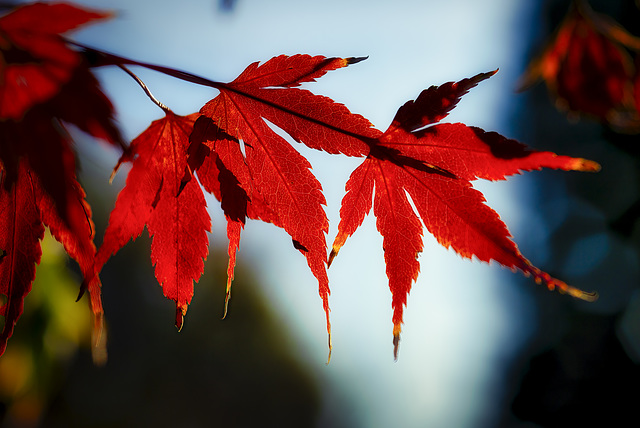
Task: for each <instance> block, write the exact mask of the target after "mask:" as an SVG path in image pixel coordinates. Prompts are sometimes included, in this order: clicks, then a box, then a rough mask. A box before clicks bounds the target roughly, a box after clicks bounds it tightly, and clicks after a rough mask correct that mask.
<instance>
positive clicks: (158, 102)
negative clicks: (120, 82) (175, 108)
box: [116, 64, 171, 112]
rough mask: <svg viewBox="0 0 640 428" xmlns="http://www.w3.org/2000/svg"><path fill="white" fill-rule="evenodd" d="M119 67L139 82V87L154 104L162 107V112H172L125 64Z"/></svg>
mask: <svg viewBox="0 0 640 428" xmlns="http://www.w3.org/2000/svg"><path fill="white" fill-rule="evenodd" d="M116 65H117V66H118V67H120V68H121V69H122V70H124V72H125V73H127V74H128V75H129V76H131V77H132V78H133V79H134V80H135V81H136V82H138V85H140V87H141V88H142V90H143V91H144V93H145V94H147V96H148V97H149V99H151V101H153V103H154V104H155V105H157V106H158V107H160V108H161V109H162V110H164V111H165V112H170V111H171V110H170V109H169V107H167V106H166V105H164V104H163V103H161V102H160V101H159V100H158V99H157V98H156V97H155V96H154V95H153V94H152V93H151V91H150V90H149V88H148V87H147V85H145V83H144V82H143V81H142V80H141V79H140V78H139V77H138V76H137V75H136V74H135V73H134V72H133V71H131V70H129V69H128V68H127V67H126V66H125V65H124V64H116Z"/></svg>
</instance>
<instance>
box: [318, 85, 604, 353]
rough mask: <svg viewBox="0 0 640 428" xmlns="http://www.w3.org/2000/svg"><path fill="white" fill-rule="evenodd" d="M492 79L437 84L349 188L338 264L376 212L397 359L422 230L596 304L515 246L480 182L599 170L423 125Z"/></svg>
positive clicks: (479, 134)
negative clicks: (539, 172) (540, 172)
mask: <svg viewBox="0 0 640 428" xmlns="http://www.w3.org/2000/svg"><path fill="white" fill-rule="evenodd" d="M490 75H491V74H490V73H485V74H480V75H478V76H475V77H473V78H471V79H465V80H463V81H461V82H458V83H447V84H445V85H443V87H441V88H437V87H432V88H429V89H427V90H425V91H424V92H423V93H422V94H421V95H420V96H419V97H418V99H417V100H416V101H413V102H408V103H406V104H405V105H404V106H403V107H401V108H400V110H399V111H398V113H397V114H396V117H395V119H394V121H393V123H392V124H391V125H390V127H389V129H388V130H387V131H386V132H385V133H384V134H383V135H382V136H381V137H380V139H379V144H378V145H377V146H375V147H373V148H372V150H371V152H370V154H369V156H368V157H367V159H366V160H365V161H364V163H363V164H361V165H360V166H359V167H358V168H356V170H355V171H354V172H353V173H352V174H351V177H350V178H349V180H348V182H347V185H346V190H347V193H346V195H345V197H344V198H343V201H342V207H341V209H340V224H339V225H338V234H337V236H336V238H335V240H334V243H333V248H332V251H331V254H330V256H329V262H331V261H333V259H334V257H335V256H336V255H337V253H338V251H339V250H340V248H341V247H342V246H343V245H344V243H345V241H346V239H347V238H348V237H349V236H350V235H352V234H353V233H354V232H355V230H356V229H357V228H358V227H359V226H360V224H362V221H363V219H364V216H365V215H366V214H367V213H368V212H369V211H370V209H371V206H372V205H373V211H374V215H375V216H376V219H377V221H376V225H377V228H378V231H379V232H380V234H381V235H382V237H383V248H384V257H385V263H386V267H387V276H388V277H389V287H390V289H391V292H392V295H393V302H392V306H393V310H394V312H393V324H394V329H393V333H394V345H395V346H394V354H395V355H396V357H397V349H398V343H399V337H400V330H401V324H402V314H403V309H404V306H405V305H406V301H407V295H408V293H409V290H410V289H411V285H412V283H413V282H414V281H415V280H416V279H417V277H418V272H419V269H420V266H419V263H418V261H417V257H418V254H419V253H420V252H421V251H422V225H421V223H422V224H424V226H425V227H426V228H427V230H429V232H430V233H431V234H433V235H434V236H435V237H436V239H437V240H438V242H439V243H440V244H441V245H443V246H444V247H446V248H452V249H453V250H454V251H456V252H457V253H458V254H460V255H461V256H462V257H466V258H472V257H473V256H475V257H476V258H478V259H479V260H481V261H484V262H490V261H491V260H494V261H497V262H498V263H500V264H502V265H503V266H506V267H508V268H511V269H519V270H521V271H522V272H523V273H525V274H527V275H532V276H533V277H534V278H535V279H536V281H537V282H544V283H545V284H546V285H547V286H548V287H549V288H550V289H553V288H558V289H559V290H560V291H562V292H565V293H569V294H571V295H573V296H575V297H578V298H582V299H585V300H590V299H592V298H593V295H591V294H588V293H584V292H582V291H580V290H577V289H575V288H573V287H570V286H568V285H567V284H565V283H564V282H562V281H559V280H557V279H555V278H552V277H551V276H549V275H548V274H546V273H544V272H542V271H540V270H539V269H538V268H536V267H534V266H533V265H531V263H530V262H529V261H528V260H526V259H525V258H524V257H523V256H522V254H520V252H519V250H518V248H517V246H516V245H515V243H514V242H513V241H512V240H511V239H510V234H509V232H508V230H507V228H506V226H505V225H504V223H503V222H502V221H501V220H500V218H499V216H498V214H497V213H496V212H495V211H493V210H492V209H491V208H489V207H488V206H487V205H486V204H485V199H484V197H483V196H482V194H481V193H480V192H478V191H477V190H475V189H473V188H472V187H471V183H470V181H471V180H475V179H477V178H484V179H488V180H501V179H505V178H506V176H508V175H512V174H516V173H519V172H521V171H527V170H534V169H540V168H543V167H547V168H557V169H565V170H579V171H597V170H598V169H599V166H598V165H597V164H596V163H595V162H592V161H587V160H584V159H577V158H570V157H566V156H557V155H555V154H553V153H550V152H537V151H534V150H531V149H528V148H526V147H525V146H524V145H522V144H520V143H518V142H516V141H514V140H509V139H507V138H505V137H502V136H501V135H499V134H496V133H487V132H485V131H483V130H481V129H478V128H471V127H467V126H466V125H463V124H435V125H432V126H429V127H427V128H423V127H424V126H425V125H429V124H430V123H431V122H432V121H433V120H437V119H439V118H442V117H444V116H445V115H446V114H447V112H448V111H449V110H450V109H451V108H453V106H455V103H457V101H458V99H459V97H460V96H461V95H462V94H464V93H465V92H466V91H467V90H468V89H469V88H470V87H472V86H474V85H475V83H476V82H479V81H481V80H484V79H485V78H486V77H488V76H490ZM411 131H414V132H411ZM414 207H415V208H414Z"/></svg>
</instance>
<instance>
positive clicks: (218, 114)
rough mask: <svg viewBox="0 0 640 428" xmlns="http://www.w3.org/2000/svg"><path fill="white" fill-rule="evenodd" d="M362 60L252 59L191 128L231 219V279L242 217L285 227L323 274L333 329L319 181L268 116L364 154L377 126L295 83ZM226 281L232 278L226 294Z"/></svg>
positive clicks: (326, 143) (206, 179) (205, 177)
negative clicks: (269, 123)
mask: <svg viewBox="0 0 640 428" xmlns="http://www.w3.org/2000/svg"><path fill="white" fill-rule="evenodd" d="M360 60H361V59H359V58H349V59H342V58H325V57H321V56H316V57H311V56H308V55H295V56H292V57H288V56H284V55H282V56H278V57H275V58H272V59H271V60H269V61H267V62H266V63H264V64H262V65H258V63H254V64H251V65H250V66H249V67H247V69H246V70H245V71H244V72H243V73H242V74H241V75H240V76H239V77H238V78H237V79H235V80H234V81H233V82H231V83H228V84H217V85H216V87H217V88H218V89H219V90H220V95H218V96H217V97H216V98H214V99H213V100H211V101H209V102H208V103H207V104H206V105H205V106H204V107H203V108H202V109H201V111H200V112H201V113H202V117H201V118H200V119H198V122H197V123H196V130H195V131H194V134H193V135H192V144H193V145H194V146H197V147H199V149H193V148H192V151H194V152H195V153H197V152H198V151H199V153H200V157H199V159H198V160H197V161H196V162H194V170H196V171H197V173H198V177H199V178H200V181H201V182H202V183H203V185H204V186H205V188H206V189H207V190H208V191H210V192H212V193H214V194H216V196H218V198H219V199H220V200H221V201H222V208H223V210H224V211H225V215H226V217H227V220H228V225H229V226H228V235H229V239H230V247H229V255H230V264H229V281H230V280H231V278H232V277H233V263H234V258H235V250H236V248H237V246H238V241H239V237H240V231H241V228H242V225H243V224H244V222H245V218H247V217H248V218H252V219H261V220H263V221H267V222H270V223H273V224H275V225H276V226H279V227H281V228H283V229H284V230H285V231H286V232H287V233H288V234H289V235H290V236H291V238H292V241H293V245H294V247H295V248H296V249H298V250H299V251H300V252H301V253H302V254H304V256H305V257H306V260H307V264H308V265H309V267H310V269H311V272H312V273H313V275H314V276H315V277H316V278H317V280H318V283H319V293H320V296H321V298H322V300H323V307H324V310H325V313H326V318H327V330H328V331H329V332H330V322H329V302H328V296H329V283H328V277H327V272H326V266H327V260H326V258H327V248H326V238H325V234H326V232H327V230H328V221H327V217H326V214H325V212H324V209H323V207H322V206H323V205H324V204H325V199H324V196H323V194H322V188H321V186H320V183H319V182H318V181H317V180H316V178H315V177H314V176H313V174H312V173H311V171H310V167H311V165H310V164H309V162H308V161H307V160H306V159H305V158H304V157H303V156H302V155H300V154H299V153H298V152H297V151H296V150H295V149H294V148H293V147H292V146H291V145H290V144H289V143H288V142H287V141H286V140H285V139H284V138H283V137H281V136H280V135H279V134H278V133H276V132H275V131H274V130H273V129H272V128H271V127H270V126H269V125H268V124H267V122H266V121H265V119H266V120H268V121H269V122H271V123H273V124H275V125H276V126H277V127H279V128H281V129H283V130H284V131H286V132H287V133H288V134H289V135H290V136H291V137H293V138H294V139H295V140H296V141H299V142H303V143H304V144H306V145H307V146H309V147H311V148H314V149H321V150H324V151H327V152H329V153H343V154H346V155H350V156H362V155H364V154H365V153H367V152H368V150H369V145H370V144H372V141H373V139H374V138H375V137H377V136H378V135H380V132H379V131H377V130H375V129H373V128H372V127H371V124H370V123H369V121H368V120H366V119H365V118H363V117H362V116H358V115H355V114H352V113H351V112H349V110H348V109H347V108H346V107H345V106H343V105H342V104H338V103H335V102H334V101H333V100H331V99H329V98H327V97H323V96H319V95H314V94H312V93H311V92H309V91H307V90H304V89H300V88H298V86H299V85H300V84H301V83H303V82H311V81H314V80H315V79H316V78H318V77H321V76H322V75H324V74H325V73H326V72H327V71H330V70H334V69H336V68H339V67H345V66H347V65H349V64H352V63H354V62H358V61H360ZM203 148H205V149H204V151H203ZM206 148H208V150H206ZM218 194H219V195H218ZM229 287H230V282H229V283H228V286H227V294H228V292H229ZM329 341H330V336H329Z"/></svg>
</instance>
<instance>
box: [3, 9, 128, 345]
mask: <svg viewBox="0 0 640 428" xmlns="http://www.w3.org/2000/svg"><path fill="white" fill-rule="evenodd" d="M108 16H109V15H108V14H104V13H98V12H93V11H88V10H84V9H80V8H77V7H75V6H71V5H67V4H43V3H36V4H32V5H26V6H22V7H18V8H16V9H15V10H14V11H12V12H11V13H9V14H7V15H5V16H3V17H1V18H0V140H1V141H2V144H0V166H1V168H2V178H1V186H0V198H1V199H2V201H3V208H2V209H3V216H2V218H1V219H0V223H1V224H0V229H1V230H2V231H3V233H5V232H6V235H3V236H4V238H3V242H2V244H1V245H2V247H0V248H1V249H2V251H3V254H4V257H3V258H2V260H0V276H1V277H2V278H3V279H2V282H1V283H0V294H4V295H7V296H8V298H7V304H6V305H4V306H3V307H2V313H3V314H4V315H5V317H6V318H5V325H4V328H3V331H2V335H1V336H0V351H3V350H4V347H5V346H6V341H7V339H8V338H9V336H10V335H11V333H12V331H13V327H14V324H15V322H16V321H17V319H18V317H19V316H20V314H21V313H22V305H23V299H24V296H26V295H27V294H28V292H29V290H30V288H31V283H32V281H33V274H32V272H33V269H34V267H35V265H36V264H37V263H38V262H39V260H40V244H39V239H40V238H41V237H42V234H41V232H39V231H40V230H41V229H42V224H44V225H45V226H47V227H49V229H50V231H51V233H52V235H53V236H54V237H55V238H56V239H57V240H58V241H60V242H61V243H62V244H63V246H64V248H65V250H66V251H67V253H68V254H69V255H70V256H71V257H72V258H73V259H74V260H76V261H77V262H78V264H79V266H80V269H81V271H82V273H83V275H84V276H85V278H87V284H86V286H88V288H89V291H90V293H91V305H92V309H93V311H94V314H95V319H96V330H95V331H94V333H96V334H95V338H96V340H98V336H99V335H100V329H101V322H102V305H101V302H100V294H99V293H100V282H99V278H97V277H94V276H93V262H94V256H95V246H94V244H93V235H94V225H93V222H92V220H91V210H90V208H89V206H88V204H87V203H86V201H85V200H84V197H85V193H84V190H83V189H82V187H81V186H80V184H79V183H78V182H77V180H76V164H75V155H74V153H73V151H72V147H71V144H72V142H71V139H70V137H69V135H68V134H67V132H66V130H65V128H64V124H65V123H67V124H73V125H75V126H77V127H78V128H79V129H81V130H83V131H85V132H87V133H89V134H91V135H93V136H95V137H98V138H102V139H104V140H106V141H108V142H110V143H112V144H118V145H121V144H122V141H121V137H120V133H119V131H118V129H117V128H116V126H115V124H114V123H113V118H112V116H113V111H112V110H113V109H112V106H111V103H110V102H109V100H108V98H107V97H106V96H105V95H104V94H103V93H102V91H101V90H100V87H99V85H98V82H97V80H96V79H95V77H93V75H92V74H91V72H90V70H89V68H88V66H87V63H86V61H85V60H84V58H83V56H82V55H80V54H79V53H77V52H76V51H74V50H72V49H70V48H69V47H68V46H67V43H66V42H65V40H64V39H63V38H62V37H61V34H62V33H65V32H67V31H69V30H72V29H74V28H76V27H78V26H80V25H82V24H86V23H88V22H91V21H93V20H96V19H103V18H106V17H108ZM37 223H39V224H40V226H39V227H35V226H34V231H33V232H31V233H29V234H26V236H29V237H32V238H34V239H25V241H24V242H18V241H16V236H17V235H15V236H14V235H12V233H13V234H15V233H19V232H18V231H20V230H23V229H24V226H25V224H32V225H35V224H37ZM18 253H20V254H18ZM0 353H1V352H0Z"/></svg>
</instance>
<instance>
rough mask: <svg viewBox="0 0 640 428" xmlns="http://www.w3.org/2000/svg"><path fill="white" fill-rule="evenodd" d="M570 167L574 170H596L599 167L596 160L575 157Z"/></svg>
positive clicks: (598, 169)
mask: <svg viewBox="0 0 640 428" xmlns="http://www.w3.org/2000/svg"><path fill="white" fill-rule="evenodd" d="M571 169H573V170H574V171H583V172H598V171H600V169H601V167H600V164H599V163H598V162H594V161H592V160H588V159H582V158H575V159H574V161H573V165H571Z"/></svg>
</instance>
